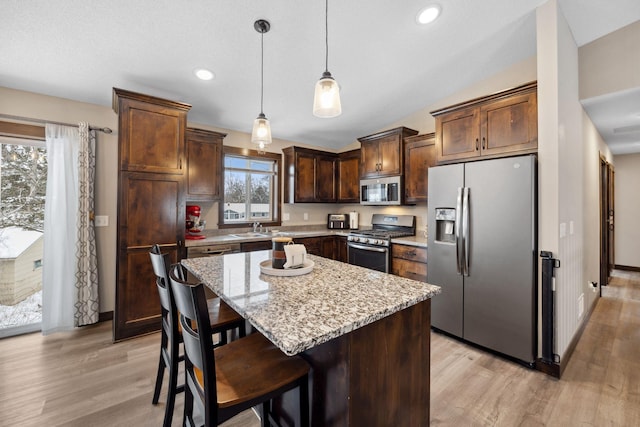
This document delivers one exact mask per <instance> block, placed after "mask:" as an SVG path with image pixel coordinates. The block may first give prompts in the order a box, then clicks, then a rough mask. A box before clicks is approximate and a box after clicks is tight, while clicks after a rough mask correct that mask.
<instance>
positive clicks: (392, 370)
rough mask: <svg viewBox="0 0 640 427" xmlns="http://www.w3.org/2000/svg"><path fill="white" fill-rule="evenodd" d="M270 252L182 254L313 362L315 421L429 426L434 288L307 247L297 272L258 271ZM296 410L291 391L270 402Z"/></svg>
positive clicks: (286, 412)
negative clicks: (307, 267)
mask: <svg viewBox="0 0 640 427" xmlns="http://www.w3.org/2000/svg"><path fill="white" fill-rule="evenodd" d="M269 256H270V251H259V252H250V253H237V254H228V255H224V256H218V257H208V258H194V259H187V260H183V261H182V263H183V265H184V266H185V267H186V268H187V269H188V270H189V271H190V272H191V273H193V274H194V275H195V276H196V277H197V278H198V279H199V280H200V281H202V282H203V283H204V284H205V285H206V286H207V287H209V288H210V289H211V290H212V291H214V292H215V293H216V294H218V295H220V297H221V298H222V299H223V300H224V301H225V302H227V303H228V304H229V305H230V306H231V307H233V308H234V309H235V310H236V311H237V312H238V313H240V314H241V315H242V316H243V317H244V318H245V319H247V320H248V321H249V322H250V323H251V325H252V326H253V327H254V328H256V329H257V330H258V331H260V332H261V333H262V334H264V335H265V336H266V337H267V338H268V339H269V340H271V341H272V342H273V343H274V344H275V345H276V346H278V347H279V348H280V349H281V350H282V351H283V352H284V353H285V354H288V355H294V354H299V355H300V356H302V357H303V358H305V359H306V360H307V361H308V362H309V364H310V365H311V366H312V368H313V369H312V373H311V376H310V399H311V418H312V423H311V424H312V425H314V426H348V425H351V426H360V425H367V426H375V425H380V426H388V425H394V426H402V425H406V426H420V425H422V426H427V425H429V357H430V336H429V334H430V314H431V304H430V298H431V297H432V296H434V295H436V294H437V293H439V292H440V289H439V288H438V287H437V286H432V285H429V284H427V283H423V282H418V281H414V280H410V279H405V278H401V277H398V276H393V275H390V274H386V273H381V272H378V271H374V270H369V269H366V268H362V267H358V266H353V265H349V264H345V263H341V262H338V261H333V260H330V259H326V258H321V257H317V256H313V255H308V259H310V260H311V261H313V262H314V263H315V265H314V267H313V270H312V271H311V272H310V273H308V274H305V275H300V276H292V277H279V276H271V275H267V274H263V273H261V271H260V262H262V261H264V260H268V259H269ZM275 405H276V412H277V413H278V414H279V416H280V417H281V418H282V419H283V420H285V423H284V424H288V423H290V421H291V420H296V419H297V418H298V416H299V415H298V414H297V413H296V411H297V391H291V392H289V393H287V394H285V396H284V397H283V398H282V399H279V400H278V401H277V402H275Z"/></svg>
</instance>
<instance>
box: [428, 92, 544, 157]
mask: <svg viewBox="0 0 640 427" xmlns="http://www.w3.org/2000/svg"><path fill="white" fill-rule="evenodd" d="M431 114H432V115H433V116H434V117H435V119H436V140H435V141H436V142H435V146H436V157H437V161H438V163H449V162H455V161H461V160H462V161H464V160H475V159H478V158H493V157H501V156H505V155H512V154H524V153H531V152H535V151H536V150H537V148H538V102H537V83H536V82H532V83H527V84H525V85H522V86H518V87H516V88H513V89H509V90H505V91H502V92H498V93H495V94H492V95H489V96H486V97H482V98H477V99H474V100H471V101H468V102H464V103H460V104H456V105H453V106H450V107H447V108H443V109H441V110H437V111H432V112H431Z"/></svg>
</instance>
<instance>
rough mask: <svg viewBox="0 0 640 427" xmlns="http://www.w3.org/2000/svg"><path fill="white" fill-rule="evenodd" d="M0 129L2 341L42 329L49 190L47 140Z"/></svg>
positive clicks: (0, 319)
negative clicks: (45, 207) (46, 199)
mask: <svg viewBox="0 0 640 427" xmlns="http://www.w3.org/2000/svg"><path fill="white" fill-rule="evenodd" d="M3 133H4V132H3V129H2V128H0V277H2V279H3V280H1V281H0V337H5V336H11V335H15V334H20V333H26V332H33V331H36V330H40V322H41V319H42V268H41V267H42V245H43V239H44V235H43V231H44V202H45V195H46V185H47V182H46V180H47V153H46V148H45V144H44V141H40V140H31V139H23V138H15V137H14V138H10V137H5V136H3V135H2V134H3Z"/></svg>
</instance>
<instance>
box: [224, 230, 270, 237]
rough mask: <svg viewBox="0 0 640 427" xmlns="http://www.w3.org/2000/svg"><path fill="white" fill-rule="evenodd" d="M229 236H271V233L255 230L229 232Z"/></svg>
mask: <svg viewBox="0 0 640 427" xmlns="http://www.w3.org/2000/svg"><path fill="white" fill-rule="evenodd" d="M230 236H235V237H271V233H269V234H267V233H260V232H257V231H247V232H246V233H234V234H230Z"/></svg>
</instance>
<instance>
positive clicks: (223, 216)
mask: <svg viewBox="0 0 640 427" xmlns="http://www.w3.org/2000/svg"><path fill="white" fill-rule="evenodd" d="M223 168H224V170H223V183H224V184H223V188H224V193H223V199H222V202H221V203H220V207H219V210H220V212H219V218H220V224H219V226H220V227H221V228H225V227H243V226H249V225H251V224H253V223H255V222H259V223H260V224H261V225H263V226H269V225H279V224H280V195H279V188H280V186H279V184H278V183H279V180H278V178H279V171H280V156H279V155H278V154H275V153H264V154H258V152H257V151H254V150H246V149H239V148H235V147H228V146H225V147H224V152H223Z"/></svg>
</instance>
